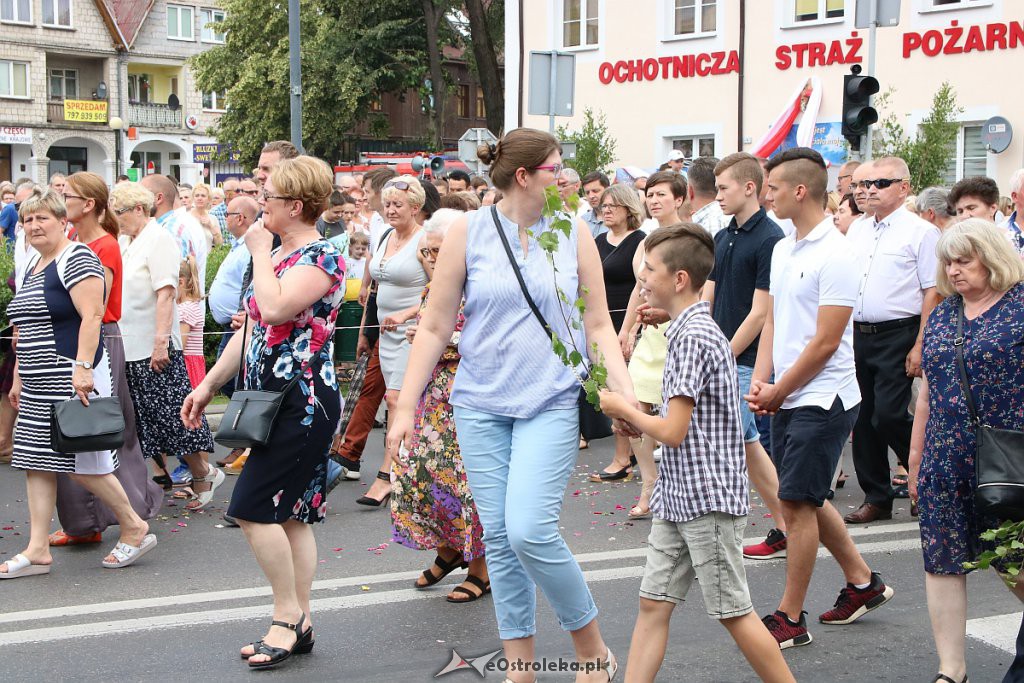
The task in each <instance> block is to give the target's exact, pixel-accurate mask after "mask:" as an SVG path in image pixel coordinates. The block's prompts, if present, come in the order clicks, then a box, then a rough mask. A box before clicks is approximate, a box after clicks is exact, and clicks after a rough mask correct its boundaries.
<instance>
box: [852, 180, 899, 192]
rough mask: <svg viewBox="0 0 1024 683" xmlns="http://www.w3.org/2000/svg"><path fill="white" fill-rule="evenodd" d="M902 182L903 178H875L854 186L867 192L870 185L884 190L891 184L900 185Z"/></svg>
mask: <svg viewBox="0 0 1024 683" xmlns="http://www.w3.org/2000/svg"><path fill="white" fill-rule="evenodd" d="M904 180H905V178H876V179H875V180H862V181H860V182H859V183H854V185H856V186H857V187H859V188H861V189H862V190H867V189H869V188H870V187H871V186H872V185H874V186H875V187H877V188H878V189H879V190H884V189H885V188H887V187H889V186H890V185H892V184H893V183H902V182H903V181H904Z"/></svg>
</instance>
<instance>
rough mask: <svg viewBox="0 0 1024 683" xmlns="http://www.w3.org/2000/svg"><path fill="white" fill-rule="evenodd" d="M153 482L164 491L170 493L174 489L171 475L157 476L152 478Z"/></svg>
mask: <svg viewBox="0 0 1024 683" xmlns="http://www.w3.org/2000/svg"><path fill="white" fill-rule="evenodd" d="M153 481H155V482H156V483H157V485H158V486H159V487H160V488H162V489H163V490H164V491H171V490H173V489H174V481H173V480H172V479H171V475H169V474H166V473H164V474H158V475H157V476H155V477H153Z"/></svg>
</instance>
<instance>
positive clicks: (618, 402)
mask: <svg viewBox="0 0 1024 683" xmlns="http://www.w3.org/2000/svg"><path fill="white" fill-rule="evenodd" d="M600 396H601V412H602V413H604V414H605V415H607V416H608V417H610V418H616V419H621V418H624V417H625V416H626V411H627V409H628V408H629V402H628V401H627V400H626V399H625V398H623V397H622V396H620V395H619V394H616V393H615V392H614V391H608V390H607V389H605V390H604V391H602V392H601V394H600Z"/></svg>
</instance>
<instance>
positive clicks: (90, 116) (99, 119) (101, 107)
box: [64, 100, 107, 123]
mask: <svg viewBox="0 0 1024 683" xmlns="http://www.w3.org/2000/svg"><path fill="white" fill-rule="evenodd" d="M64 120H65V121H81V122H85V123H106V122H107V102H106V100H64Z"/></svg>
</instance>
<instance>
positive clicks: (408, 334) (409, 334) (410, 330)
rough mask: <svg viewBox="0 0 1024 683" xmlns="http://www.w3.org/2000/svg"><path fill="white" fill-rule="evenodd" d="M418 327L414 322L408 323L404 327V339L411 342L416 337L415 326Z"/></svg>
mask: <svg viewBox="0 0 1024 683" xmlns="http://www.w3.org/2000/svg"><path fill="white" fill-rule="evenodd" d="M417 327H419V325H417V324H416V323H413V324H411V325H409V326H408V327H407V328H405V340H406V341H407V342H409V343H410V344H412V340H413V339H415V338H416V328H417Z"/></svg>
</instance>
